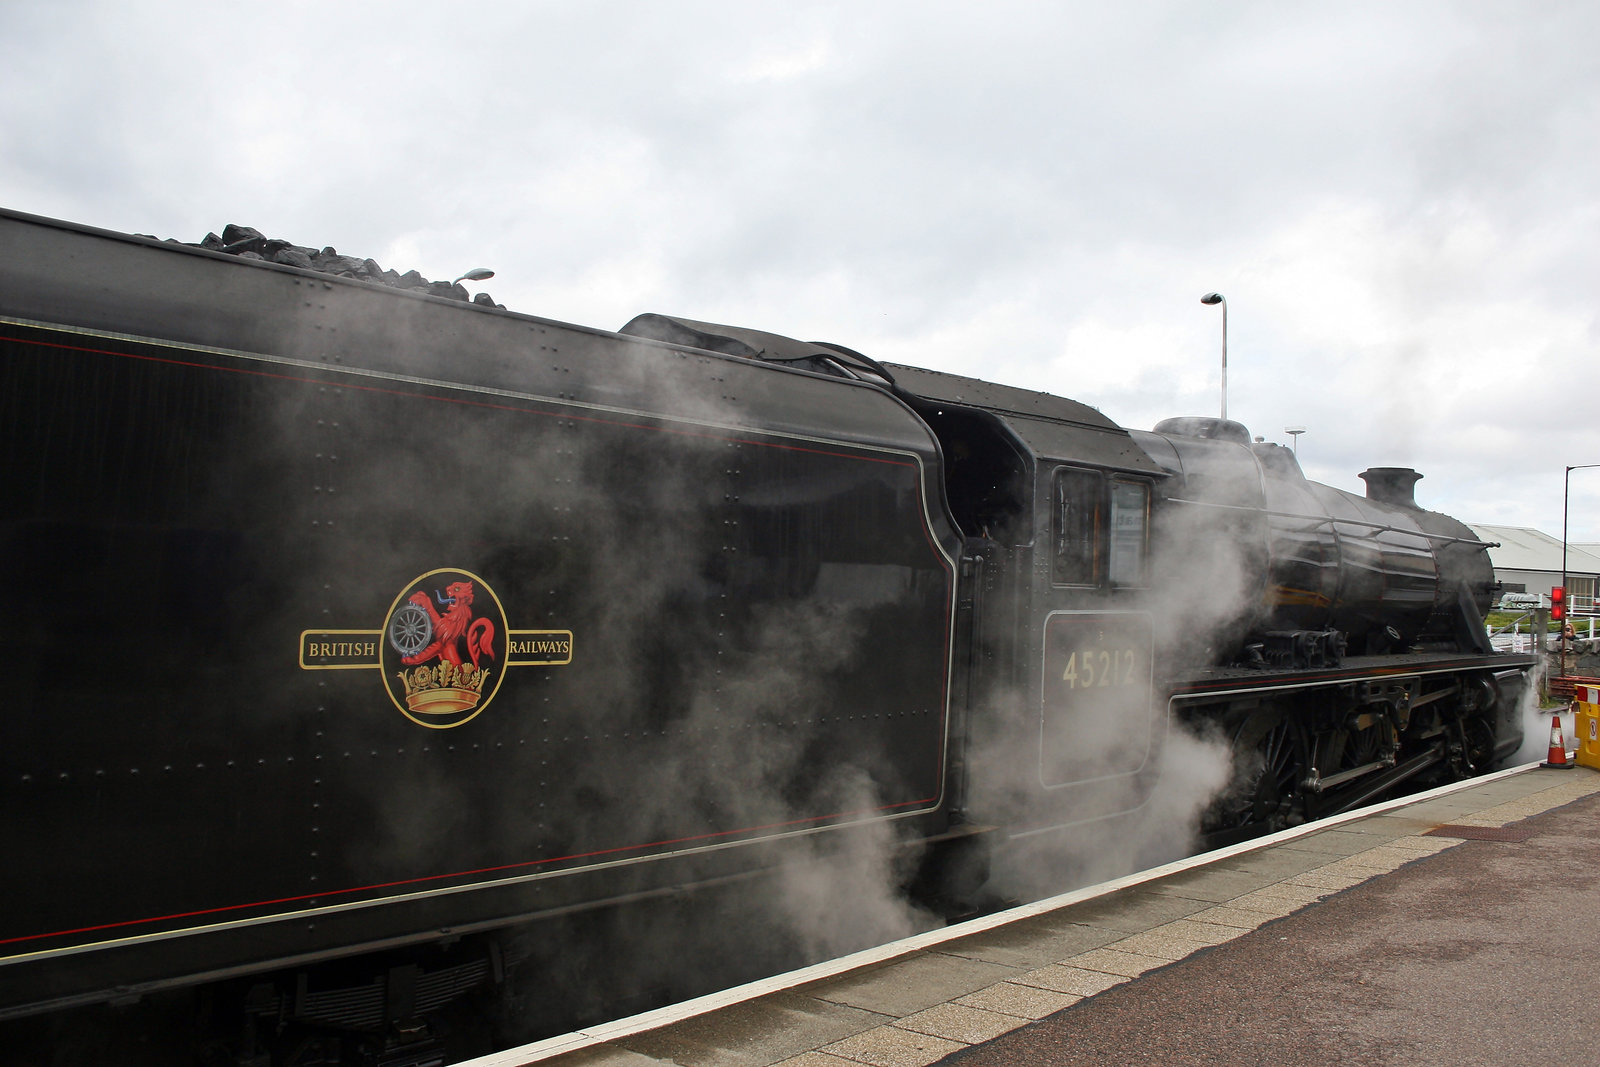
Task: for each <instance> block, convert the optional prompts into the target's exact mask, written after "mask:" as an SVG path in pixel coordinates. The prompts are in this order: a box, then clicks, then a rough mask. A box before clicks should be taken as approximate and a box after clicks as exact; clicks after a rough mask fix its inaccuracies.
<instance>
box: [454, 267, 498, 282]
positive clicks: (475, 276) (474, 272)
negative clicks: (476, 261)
mask: <svg viewBox="0 0 1600 1067" xmlns="http://www.w3.org/2000/svg"><path fill="white" fill-rule="evenodd" d="M493 277H494V271H492V270H490V269H489V268H488V267H473V268H472V269H471V270H469V271H467V273H465V274H463V275H462V276H461V277H459V278H457V279H456V280H455V281H453V282H451V283H450V284H451V285H457V284H459V283H461V282H482V281H488V280H489V279H490V278H493Z"/></svg>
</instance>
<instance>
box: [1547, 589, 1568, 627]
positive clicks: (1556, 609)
mask: <svg viewBox="0 0 1600 1067" xmlns="http://www.w3.org/2000/svg"><path fill="white" fill-rule="evenodd" d="M1566 617H1567V591H1566V589H1564V588H1563V587H1561V586H1559V585H1558V586H1556V587H1555V588H1554V589H1552V590H1550V618H1551V621H1553V622H1560V621H1562V620H1563V619H1565V618H1566Z"/></svg>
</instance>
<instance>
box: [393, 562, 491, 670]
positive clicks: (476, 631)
mask: <svg viewBox="0 0 1600 1067" xmlns="http://www.w3.org/2000/svg"><path fill="white" fill-rule="evenodd" d="M444 591H445V594H446V595H445V596H443V597H440V598H439V603H440V604H443V605H445V613H444V614H443V615H440V614H439V613H438V612H437V611H435V610H434V608H433V603H432V602H431V601H430V600H429V599H428V594H427V593H424V592H422V591H420V590H418V591H417V592H415V593H412V594H411V597H410V600H411V603H413V604H415V605H417V606H418V607H420V608H422V609H424V610H425V611H427V613H428V618H429V619H431V620H432V621H433V642H432V643H431V644H429V645H428V647H427V648H424V649H423V650H422V651H421V652H418V653H417V654H416V655H414V656H402V657H401V658H400V662H401V663H404V664H405V665H406V666H408V667H414V666H416V665H417V664H419V663H426V662H428V660H430V659H433V658H434V657H435V656H438V657H439V658H440V659H443V660H446V661H448V662H450V663H453V664H455V665H456V666H457V667H459V666H461V650H460V648H458V647H457V646H458V645H459V644H460V642H461V641H462V640H463V639H464V640H465V641H466V643H467V655H468V656H469V657H470V658H471V659H472V666H473V667H474V668H476V667H477V666H478V657H479V656H488V657H489V658H490V659H493V658H494V647H493V642H494V623H492V622H490V621H489V620H488V619H478V620H477V621H473V618H472V583H471V582H451V583H450V584H449V585H447V586H445V590H444Z"/></svg>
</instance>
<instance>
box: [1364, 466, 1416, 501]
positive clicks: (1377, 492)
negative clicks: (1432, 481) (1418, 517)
mask: <svg viewBox="0 0 1600 1067" xmlns="http://www.w3.org/2000/svg"><path fill="white" fill-rule="evenodd" d="M1421 477H1422V475H1420V474H1418V473H1417V472H1416V471H1414V470H1412V469H1411V468H1410V467H1368V468H1367V469H1366V470H1364V471H1362V472H1361V480H1362V481H1364V482H1366V483H1367V499H1368V500H1376V501H1377V502H1378V503H1380V504H1393V505H1394V506H1395V507H1399V508H1412V509H1414V510H1417V511H1421V510H1422V509H1421V508H1418V507H1417V496H1416V492H1415V489H1416V485H1417V479H1419V478H1421Z"/></svg>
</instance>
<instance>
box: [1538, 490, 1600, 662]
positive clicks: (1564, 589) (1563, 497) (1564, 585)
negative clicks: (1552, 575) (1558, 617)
mask: <svg viewBox="0 0 1600 1067" xmlns="http://www.w3.org/2000/svg"><path fill="white" fill-rule="evenodd" d="M1590 467H1600V463H1578V464H1574V465H1573V466H1569V467H1568V468H1567V472H1566V474H1564V475H1563V476H1562V478H1561V602H1562V603H1563V604H1565V605H1566V610H1567V611H1569V612H1570V611H1571V610H1572V602H1571V601H1569V600H1568V599H1567V501H1568V499H1569V498H1570V495H1571V490H1572V472H1573V471H1581V470H1587V469H1588V468H1590ZM1540 640H1543V638H1540ZM1566 673H1567V626H1566V620H1565V619H1563V620H1562V627H1561V674H1562V676H1563V677H1565V676H1566Z"/></svg>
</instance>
